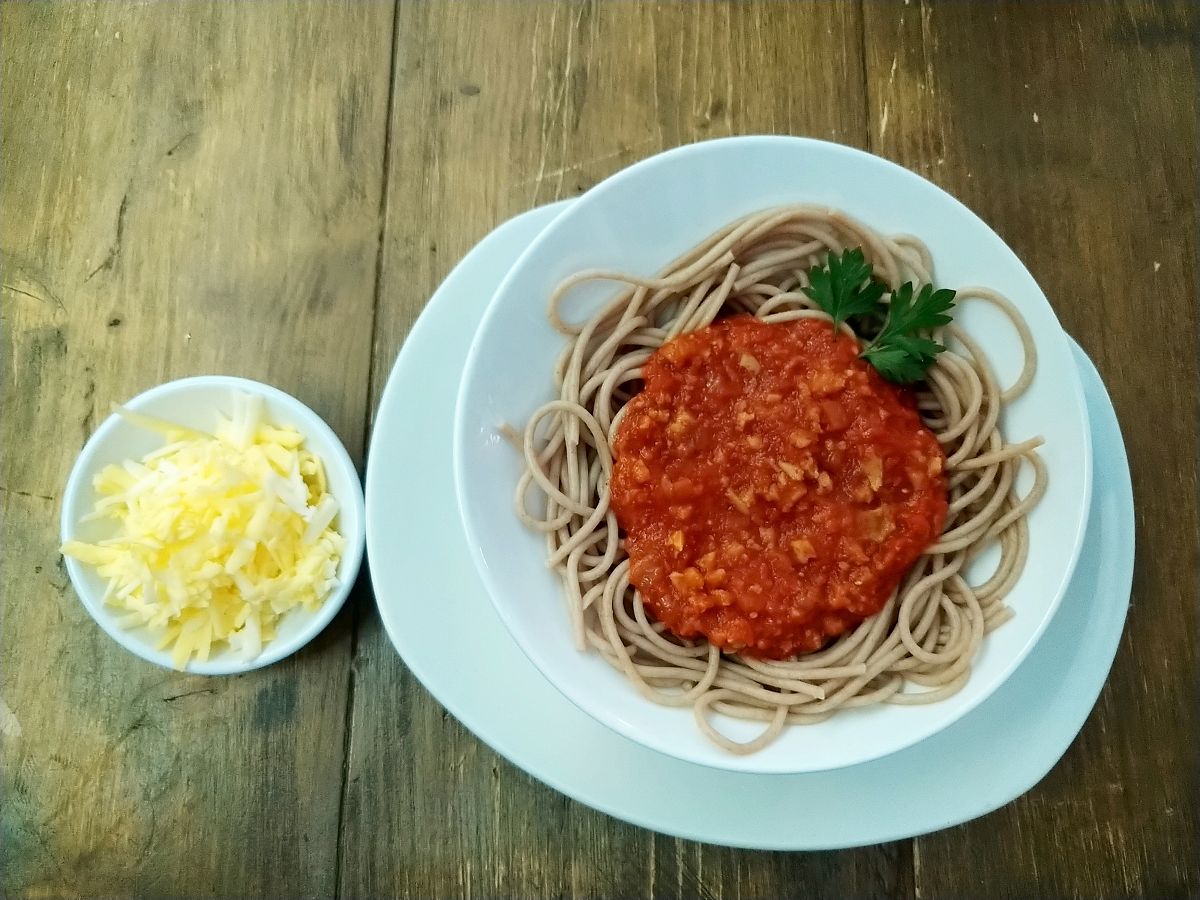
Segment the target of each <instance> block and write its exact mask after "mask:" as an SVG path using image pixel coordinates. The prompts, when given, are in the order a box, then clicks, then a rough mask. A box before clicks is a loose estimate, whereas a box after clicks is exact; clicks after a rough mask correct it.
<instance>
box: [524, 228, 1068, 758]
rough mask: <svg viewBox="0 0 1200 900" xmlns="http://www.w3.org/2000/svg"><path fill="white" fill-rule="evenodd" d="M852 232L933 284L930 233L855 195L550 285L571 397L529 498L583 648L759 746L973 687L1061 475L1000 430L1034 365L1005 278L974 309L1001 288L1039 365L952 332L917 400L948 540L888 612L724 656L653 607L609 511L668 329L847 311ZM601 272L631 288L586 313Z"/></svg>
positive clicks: (867, 249)
mask: <svg viewBox="0 0 1200 900" xmlns="http://www.w3.org/2000/svg"><path fill="white" fill-rule="evenodd" d="M852 247H861V248H862V249H863V252H864V253H865V254H866V257H867V259H868V260H869V261H870V262H871V263H872V264H873V266H874V270H875V273H876V275H877V277H879V278H881V279H882V280H883V281H885V282H886V283H887V284H888V285H890V286H891V287H892V288H893V289H894V288H896V287H898V286H899V285H900V284H901V283H903V282H905V281H913V282H915V284H916V285H917V286H918V287H919V286H920V285H922V284H928V283H931V282H932V269H933V263H932V260H931V258H930V255H929V252H928V250H927V249H926V248H925V246H924V245H923V244H922V243H921V242H920V241H919V240H918V239H916V238H915V237H912V236H910V235H892V236H885V235H882V234H879V233H877V232H875V231H874V230H872V229H871V228H868V227H867V226H865V225H863V224H862V223H860V222H857V221H854V220H853V219H851V218H850V217H848V216H847V215H845V214H843V213H841V212H838V211H836V210H830V209H827V208H823V207H816V206H806V205H796V206H786V207H778V208H774V209H767V210H764V211H761V212H758V213H754V214H753V215H750V216H746V217H744V218H742V219H739V220H737V221H735V222H732V223H730V224H729V225H727V226H725V227H724V228H722V229H721V230H719V231H717V232H716V233H715V234H713V235H711V236H710V237H708V238H707V239H705V240H704V241H703V242H701V243H700V244H698V245H697V246H695V247H693V248H692V249H691V250H689V251H687V252H686V253H685V254H684V255H682V256H681V257H679V258H678V259H676V260H675V261H674V262H672V263H670V264H669V265H668V266H666V267H665V268H664V269H663V270H662V271H661V272H660V273H659V274H658V275H656V276H655V277H652V278H640V277H636V276H633V275H628V274H622V273H619V272H609V271H598V270H589V271H583V272H579V273H577V274H575V275H573V276H571V277H570V278H568V279H566V280H565V281H563V282H562V283H561V284H560V285H559V286H558V288H557V289H556V290H555V292H554V294H553V296H552V297H551V298H550V303H549V318H550V321H551V323H552V324H553V325H554V327H555V328H556V329H557V330H559V331H560V332H562V333H563V334H564V335H566V336H567V337H568V338H569V340H568V343H567V346H566V347H565V348H564V351H563V353H562V355H561V357H560V358H559V360H558V363H557V365H556V367H555V372H554V383H555V390H556V393H557V395H558V397H557V399H555V400H553V401H552V402H550V403H547V404H546V405H544V406H543V407H541V408H540V409H539V410H537V411H536V412H535V413H534V414H533V416H532V417H531V418H530V420H529V422H528V424H527V425H526V428H525V433H524V439H523V451H524V456H525V463H526V470H525V472H524V474H523V475H522V476H521V478H520V480H519V483H518V485H517V490H516V508H517V513H518V515H519V516H520V518H521V520H522V521H523V522H524V523H525V524H526V525H527V526H528V527H530V528H533V529H536V530H538V531H541V532H543V533H544V534H545V535H546V547H547V564H548V565H549V566H551V567H553V568H554V570H555V571H556V572H557V573H558V575H559V576H560V578H561V580H562V584H563V592H564V596H565V598H566V605H567V611H568V614H569V615H570V617H571V623H572V627H573V631H574V634H575V640H576V643H577V644H578V646H579V647H580V649H581V650H586V649H588V648H590V649H592V650H594V651H596V652H599V653H600V654H601V655H602V656H603V657H604V659H605V660H607V661H608V662H609V663H610V664H612V665H613V666H614V667H615V668H617V669H618V670H620V671H621V672H623V673H624V674H625V675H626V676H627V677H628V678H629V679H630V681H631V682H632V683H633V684H634V685H635V686H636V688H637V689H638V691H639V692H640V693H641V694H642V695H644V696H645V697H646V698H647V699H649V700H652V701H654V702H656V703H661V704H664V705H668V706H691V707H692V709H693V710H694V713H695V717H696V721H697V723H698V725H699V727H700V728H701V729H702V730H703V732H704V733H705V734H706V735H707V736H708V737H709V738H711V739H712V740H713V741H714V742H716V743H717V744H718V745H720V746H721V747H724V748H726V749H727V750H729V751H731V752H735V753H751V752H754V751H755V750H758V749H760V748H762V747H764V746H765V745H767V744H768V743H769V742H770V741H772V740H773V739H775V738H776V737H777V736H778V735H779V733H780V732H781V730H782V729H783V728H784V726H785V725H789V724H806V723H812V722H819V721H821V720H822V719H825V718H827V717H829V716H830V715H832V714H833V713H834V712H835V711H837V710H838V709H841V708H844V707H855V706H866V705H869V704H875V703H881V702H888V703H900V704H914V703H930V702H934V701H937V700H940V699H942V698H944V697H947V696H949V695H951V694H953V693H955V692H956V691H958V690H959V689H960V688H961V687H962V686H963V684H964V683H965V682H966V681H967V679H968V677H969V676H970V671H971V663H972V660H973V659H974V657H975V655H976V653H977V652H978V650H979V647H980V644H981V643H982V641H983V639H984V635H985V634H987V632H989V631H990V630H991V629H993V628H995V627H997V626H998V625H1000V624H1002V623H1003V622H1005V621H1006V620H1007V619H1008V618H1009V617H1010V616H1011V615H1012V612H1011V610H1010V609H1009V608H1008V607H1007V606H1006V605H1005V603H1004V599H1005V596H1006V595H1007V594H1008V592H1009V590H1010V589H1011V588H1012V586H1013V585H1014V584H1015V582H1016V581H1017V579H1018V578H1019V576H1020V574H1021V570H1022V568H1023V567H1024V564H1025V559H1026V555H1027V552H1028V543H1029V537H1028V526H1027V523H1026V518H1025V517H1026V514H1027V513H1028V511H1029V510H1030V509H1031V508H1032V507H1033V506H1034V505H1035V504H1036V503H1037V502H1038V500H1039V499H1040V497H1041V496H1042V494H1043V493H1044V492H1045V488H1046V480H1047V479H1046V469H1045V466H1044V464H1043V463H1042V461H1041V459H1040V457H1039V456H1038V454H1037V453H1036V452H1035V448H1036V447H1037V446H1038V445H1039V444H1040V443H1041V439H1040V438H1032V439H1029V440H1024V441H1021V442H1019V443H1006V442H1005V440H1004V438H1003V437H1002V436H1001V433H1000V430H999V427H998V419H999V416H1000V413H1001V410H1002V409H1003V407H1004V405H1005V404H1006V403H1009V402H1011V401H1012V400H1013V399H1015V398H1016V397H1018V396H1019V395H1020V394H1021V393H1022V392H1023V391H1024V390H1025V389H1026V388H1027V387H1028V386H1029V384H1030V382H1031V381H1032V379H1033V376H1034V372H1035V369H1036V364H1037V360H1036V353H1035V348H1034V344H1033V339H1032V335H1031V334H1030V331H1029V328H1028V326H1027V325H1026V323H1025V321H1024V319H1023V318H1022V317H1021V315H1020V313H1019V312H1018V311H1017V309H1016V308H1015V307H1014V306H1013V305H1012V304H1011V303H1010V302H1009V301H1008V300H1006V299H1005V298H1004V297H1002V296H1001V295H999V294H997V293H996V292H994V291H991V290H989V289H987V288H982V287H967V288H960V289H958V291H957V297H956V301H957V302H958V303H959V305H960V306H961V304H963V303H975V302H983V303H990V304H992V305H994V306H995V307H997V308H998V309H999V310H1000V311H1002V312H1003V313H1004V314H1005V315H1006V316H1007V317H1008V318H1009V319H1010V320H1011V322H1012V324H1013V326H1014V327H1015V329H1016V332H1017V334H1018V335H1019V336H1020V339H1021V343H1022V346H1023V348H1024V356H1025V359H1024V365H1023V368H1022V371H1021V374H1020V375H1019V377H1018V378H1017V379H1016V381H1015V382H1014V383H1013V384H1012V385H1010V386H1008V387H1001V386H1000V385H998V384H997V382H996V378H995V376H994V374H993V372H992V369H991V366H990V365H989V363H988V360H987V358H986V356H985V355H984V353H983V352H982V350H981V348H980V347H979V345H978V344H977V343H976V341H975V340H974V339H972V338H971V336H970V335H968V334H966V333H965V332H963V331H962V329H961V328H959V327H957V326H956V325H954V324H951V325H947V326H945V327H944V328H943V329H941V330H940V331H939V332H938V333H936V334H934V335H933V337H935V338H936V339H938V340H940V341H942V342H943V343H945V344H947V346H948V349H947V350H946V352H943V353H941V354H939V355H938V356H937V358H936V361H935V363H934V365H933V366H932V367H931V368H930V369H929V371H928V373H927V378H926V380H925V382H923V383H922V384H920V385H919V386H918V387H917V405H918V409H919V410H920V413H921V416H922V418H923V420H924V422H925V424H926V425H927V426H928V427H929V428H930V429H931V430H932V431H933V433H934V434H935V435H936V437H937V439H938V441H939V443H940V444H941V446H942V448H943V450H944V451H945V454H946V457H947V464H946V476H947V485H948V489H949V498H948V499H949V512H948V515H947V518H946V522H945V527H944V529H943V532H942V534H941V537H940V539H939V540H938V541H937V542H936V543H934V544H933V545H932V546H930V547H928V548H927V549H926V550H925V552H924V554H923V555H922V556H921V558H920V560H919V561H918V562H917V563H916V565H914V566H913V568H912V569H911V571H910V572H909V573H908V575H907V577H905V578H904V579H903V580H902V582H901V584H900V586H899V588H898V589H897V591H896V592H895V593H894V594H893V595H892V596H891V597H890V598H889V599H888V601H887V603H886V605H885V606H884V608H883V609H882V611H881V612H879V613H878V614H877V615H875V616H872V617H870V618H868V619H866V620H864V621H863V622H862V623H861V624H860V625H858V626H857V627H856V628H853V629H852V630H850V631H848V632H847V633H845V634H843V635H842V636H840V637H838V638H837V639H836V640H834V641H833V642H832V643H831V644H829V645H828V646H826V647H824V648H823V649H821V650H819V651H816V652H813V653H808V654H804V655H800V656H797V657H795V658H793V659H790V660H782V661H771V660H759V659H754V658H750V657H748V656H741V655H736V654H726V653H722V652H721V651H720V650H718V648H717V647H716V646H714V645H712V644H710V643H708V642H707V641H705V640H702V639H701V640H682V639H680V638H677V637H675V636H674V635H673V634H671V633H670V632H669V631H667V630H666V629H665V627H664V626H663V625H662V624H661V623H659V622H656V621H654V620H653V618H652V617H651V615H650V614H649V612H648V610H647V609H646V607H645V605H644V604H643V601H642V598H641V597H640V596H639V594H638V592H637V591H636V590H635V589H634V588H633V587H632V586H631V584H630V577H629V560H628V558H627V556H626V554H625V551H624V549H623V547H622V540H621V535H620V532H619V529H618V523H617V519H616V516H615V514H614V513H613V511H612V510H611V509H610V508H609V477H610V475H611V472H612V466H613V455H612V444H613V438H614V435H615V434H616V432H617V429H618V428H619V427H620V422H621V418H622V411H623V409H624V406H625V404H626V402H627V401H628V400H629V398H630V397H631V396H632V395H633V394H635V393H636V392H637V390H638V387H639V380H640V377H641V369H640V367H641V366H642V364H643V363H644V362H645V361H646V360H647V359H648V358H649V356H650V355H651V353H652V352H653V351H654V350H655V349H656V348H658V347H660V346H661V345H662V344H663V343H664V342H666V341H667V340H669V339H671V338H673V337H676V336H678V335H680V334H683V333H686V332H691V331H694V330H696V329H699V328H703V327H704V326H706V325H708V324H710V323H711V322H712V321H713V320H714V319H715V318H716V317H717V316H719V315H725V314H729V313H748V314H751V315H754V316H757V317H758V318H760V319H762V320H763V321H765V322H784V321H790V320H794V319H800V318H817V319H824V320H826V321H828V320H829V317H828V316H827V315H826V314H825V313H824V312H822V311H821V310H820V309H819V308H817V306H816V304H815V303H814V302H813V301H812V300H810V299H809V297H808V296H807V295H806V294H805V293H804V292H803V290H802V289H803V288H804V287H805V286H806V285H807V284H808V280H807V274H806V273H807V271H808V270H809V269H810V268H811V267H813V266H818V265H821V264H822V263H823V261H824V260H825V259H826V257H827V255H828V253H829V252H830V251H834V252H840V251H841V250H843V249H844V248H852ZM597 279H603V280H608V281H615V282H622V283H624V284H625V285H627V287H626V288H625V289H624V290H622V292H621V293H620V294H619V295H618V296H617V297H616V298H615V299H613V300H612V301H611V302H609V303H608V304H607V305H606V306H605V307H604V308H603V309H602V310H601V311H600V312H598V313H597V314H596V315H594V316H592V317H591V318H590V319H588V320H587V321H586V322H583V323H581V324H572V323H570V322H569V321H568V316H566V315H565V313H564V312H563V306H564V300H565V299H566V298H567V296H568V295H569V294H570V292H571V290H572V288H574V287H576V286H577V285H579V284H581V283H583V282H586V281H593V280H597ZM842 328H843V329H845V330H846V331H847V332H848V333H851V334H852V332H850V329H849V328H848V326H846V325H844V324H843V325H842ZM1022 462H1026V463H1028V464H1030V465H1032V467H1033V469H1034V473H1035V478H1034V484H1033V487H1032V488H1031V489H1030V490H1029V491H1028V492H1027V493H1026V494H1025V495H1024V496H1020V495H1018V492H1017V490H1016V487H1015V483H1016V476H1017V472H1018V469H1019V467H1020V466H1021V464H1022ZM531 489H532V492H533V493H534V494H535V495H536V499H535V502H534V503H533V504H532V510H531V504H530V497H529V494H530V493H531ZM993 542H998V543H999V546H1000V551H1001V552H1000V563H999V565H998V567H997V569H996V570H995V572H994V573H993V574H992V575H991V576H990V577H988V578H987V579H986V580H985V581H983V582H982V583H979V584H971V583H969V582H968V581H967V579H966V577H965V574H964V569H965V566H966V564H967V563H968V562H969V561H970V560H971V559H972V558H973V557H974V556H975V555H976V554H978V553H979V551H980V550H981V549H982V548H984V547H985V546H988V545H989V544H991V543H993ZM713 712H716V713H723V714H726V715H730V716H734V717H737V718H742V719H751V720H757V721H761V722H764V723H766V725H765V729H764V730H763V731H762V733H761V734H760V735H759V736H758V737H756V738H755V739H753V740H751V741H749V742H745V743H742V742H737V741H733V740H731V739H729V738H728V737H727V736H725V735H723V734H722V733H720V732H719V731H718V730H717V729H716V728H715V727H714V725H713V723H712V721H711V715H710V714H711V713H713Z"/></svg>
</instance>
